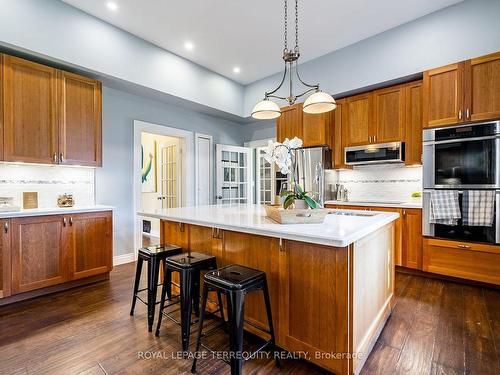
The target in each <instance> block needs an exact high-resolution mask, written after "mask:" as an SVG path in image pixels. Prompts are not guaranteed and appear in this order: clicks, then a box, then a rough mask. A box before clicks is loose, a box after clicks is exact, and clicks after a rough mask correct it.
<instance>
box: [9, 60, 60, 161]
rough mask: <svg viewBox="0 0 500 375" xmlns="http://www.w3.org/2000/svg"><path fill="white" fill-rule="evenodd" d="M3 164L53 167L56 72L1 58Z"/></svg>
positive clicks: (21, 61)
mask: <svg viewBox="0 0 500 375" xmlns="http://www.w3.org/2000/svg"><path fill="white" fill-rule="evenodd" d="M3 78H4V84H3V115H4V138H3V148H4V160H5V161H22V162H34V163H45V164H55V163H57V153H58V123H57V114H56V109H57V107H56V99H57V98H56V90H57V70H56V69H54V68H51V67H48V66H45V65H41V64H37V63H34V62H32V61H28V60H24V59H20V58H17V57H12V56H8V55H4V61H3Z"/></svg>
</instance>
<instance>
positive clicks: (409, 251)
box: [401, 208, 423, 270]
mask: <svg viewBox="0 0 500 375" xmlns="http://www.w3.org/2000/svg"><path fill="white" fill-rule="evenodd" d="M402 214H403V228H402V254H401V255H402V259H401V265H402V266H404V267H407V268H413V269H417V270H421V269H422V247H423V237H422V210H421V209H418V208H405V209H403V210H402Z"/></svg>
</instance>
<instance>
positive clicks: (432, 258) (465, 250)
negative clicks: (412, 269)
mask: <svg viewBox="0 0 500 375" xmlns="http://www.w3.org/2000/svg"><path fill="white" fill-rule="evenodd" d="M499 256H500V246H496V245H486V244H476V243H468V242H460V241H450V240H441V239H435V238H424V253H423V269H424V271H427V272H433V273H438V274H441V275H447V276H454V277H459V278H463V279H469V280H476V281H482V282H486V283H491V284H496V285H499V284H500V262H499V261H498V259H499Z"/></svg>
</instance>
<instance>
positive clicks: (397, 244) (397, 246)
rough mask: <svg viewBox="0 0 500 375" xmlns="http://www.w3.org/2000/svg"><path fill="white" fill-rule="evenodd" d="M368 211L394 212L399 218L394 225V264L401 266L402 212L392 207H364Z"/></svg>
mask: <svg viewBox="0 0 500 375" xmlns="http://www.w3.org/2000/svg"><path fill="white" fill-rule="evenodd" d="M365 208H368V209H369V210H370V211H381V212H396V213H398V214H399V218H398V219H396V221H395V223H394V237H395V238H394V264H395V265H396V266H402V265H403V210H401V209H400V208H394V207H365Z"/></svg>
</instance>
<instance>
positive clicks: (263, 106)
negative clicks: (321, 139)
mask: <svg viewBox="0 0 500 375" xmlns="http://www.w3.org/2000/svg"><path fill="white" fill-rule="evenodd" d="M299 57H300V52H299V2H298V0H295V46H294V47H293V48H290V49H289V48H288V0H285V48H284V50H283V61H284V62H285V71H284V73H283V78H282V79H281V82H280V84H279V85H278V87H276V88H275V89H274V90H272V91H268V92H266V93H265V95H264V99H263V100H261V101H260V102H258V103H257V104H256V105H255V107H254V108H253V110H252V117H253V118H255V119H258V120H269V119H274V118H277V117H280V116H281V109H280V107H279V106H278V105H277V104H276V103H275V102H273V101H271V100H269V98H276V99H280V100H286V101H287V102H288V104H289V105H292V104H294V103H295V101H296V100H297V99H298V98H300V97H302V96H304V95H306V94H309V93H311V92H313V94H311V95H310V96H309V97H308V98H307V99H306V101H305V102H304V105H303V111H304V112H306V113H324V112H329V111H332V110H334V109H335V107H337V104H336V103H335V99H333V97H332V96H331V95H330V94H327V93H326V92H323V91H321V90H320V88H319V84H315V85H311V84H309V83H305V82H304V81H303V80H302V78H301V77H300V75H299V66H298V63H297V60H298V59H299ZM292 71H295V74H296V76H297V77H296V78H297V80H298V81H299V82H300V83H301V84H302V85H303V86H305V91H304V92H302V93H301V94H297V95H295V94H294V93H293V91H292V89H293V80H292ZM287 74H288V75H289V79H288V81H289V86H288V96H278V95H276V92H278V90H279V89H280V88H281V87H282V86H283V84H284V83H285V80H286V77H287Z"/></svg>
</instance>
